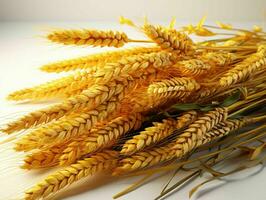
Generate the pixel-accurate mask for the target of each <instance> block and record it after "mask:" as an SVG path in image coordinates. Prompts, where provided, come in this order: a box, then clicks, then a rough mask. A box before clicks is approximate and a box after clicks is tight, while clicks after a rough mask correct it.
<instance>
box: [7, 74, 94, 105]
mask: <svg viewBox="0 0 266 200" xmlns="http://www.w3.org/2000/svg"><path fill="white" fill-rule="evenodd" d="M90 77H91V73H90V72H89V71H81V72H76V73H75V74H73V75H69V76H67V77H63V78H59V79H56V80H54V81H50V82H48V83H44V84H41V85H39V86H35V87H32V88H27V89H23V90H19V91H16V92H13V93H11V94H10V95H9V96H8V99H9V100H15V101H19V100H27V99H45V98H55V97H67V96H71V95H75V94H77V93H79V92H80V90H82V89H84V88H86V87H87V86H88V84H89V83H90V82H89V80H90Z"/></svg>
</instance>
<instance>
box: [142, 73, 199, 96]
mask: <svg viewBox="0 0 266 200" xmlns="http://www.w3.org/2000/svg"><path fill="white" fill-rule="evenodd" d="M199 88H200V85H199V84H198V83H197V82H196V80H195V79H193V78H186V77H181V78H179V77H174V78H171V79H166V80H162V81H160V82H157V83H154V84H151V85H149V87H148V91H147V92H148V94H151V95H152V96H154V97H158V98H178V97H184V96H186V95H188V94H190V92H192V91H196V90H198V89H199Z"/></svg>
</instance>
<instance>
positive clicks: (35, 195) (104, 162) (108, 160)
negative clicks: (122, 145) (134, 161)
mask: <svg viewBox="0 0 266 200" xmlns="http://www.w3.org/2000/svg"><path fill="white" fill-rule="evenodd" d="M117 158H118V152H115V151H110V150H106V151H103V152H99V153H96V154H94V155H92V156H90V157H88V158H84V159H81V160H79V161H77V162H76V163H75V164H72V165H70V166H68V167H66V168H63V169H62V170H59V171H57V172H55V173H53V174H51V175H50V176H48V177H46V178H45V179H44V180H43V181H41V182H39V183H37V184H36V185H35V186H33V187H32V188H30V189H28V190H27V191H26V192H25V197H24V198H25V199H26V200H37V199H43V198H45V197H47V196H49V195H53V194H55V193H56V192H58V191H60V190H61V189H63V188H65V187H67V186H69V185H71V184H73V183H74V182H76V181H78V180H80V179H82V178H85V177H88V176H90V175H92V174H95V173H97V172H100V171H104V170H109V169H112V168H113V167H115V166H116V164H117Z"/></svg>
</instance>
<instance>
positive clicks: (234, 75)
mask: <svg viewBox="0 0 266 200" xmlns="http://www.w3.org/2000/svg"><path fill="white" fill-rule="evenodd" d="M265 67H266V47H265V46H260V47H259V48H258V51H257V52H256V53H254V54H252V55H251V56H249V57H248V58H246V59H245V60H243V61H242V62H240V63H238V64H236V65H235V66H234V67H233V68H232V69H230V70H229V71H227V73H226V74H224V75H223V76H222V77H221V78H220V80H219V83H220V85H221V86H223V87H225V86H230V85H232V84H236V83H239V82H242V81H244V80H245V79H247V78H248V77H250V76H252V74H254V72H256V71H259V70H261V69H263V68H265Z"/></svg>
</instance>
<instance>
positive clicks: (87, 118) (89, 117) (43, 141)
mask: <svg viewBox="0 0 266 200" xmlns="http://www.w3.org/2000/svg"><path fill="white" fill-rule="evenodd" d="M118 104H119V103H118V102H117V100H114V101H108V102H106V103H105V104H102V105H100V106H98V107H97V108H95V109H93V110H84V111H83V112H81V111H80V112H79V113H72V114H70V115H67V116H64V117H62V118H60V119H59V120H57V121H53V122H50V123H48V124H46V125H43V126H41V127H38V128H36V129H35V130H33V131H32V132H30V133H29V134H27V135H25V136H23V137H22V138H21V139H19V140H18V141H17V142H16V146H15V149H16V150H17V151H29V150H32V149H35V148H43V147H45V146H49V145H52V144H54V143H57V142H63V141H66V140H68V139H70V138H72V137H75V136H78V135H81V134H84V133H86V132H88V131H89V130H90V129H91V128H93V127H94V126H95V124H96V123H98V122H100V121H102V120H104V119H106V118H107V117H108V115H109V114H110V113H112V112H114V111H115V110H116V109H117V106H118Z"/></svg>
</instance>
